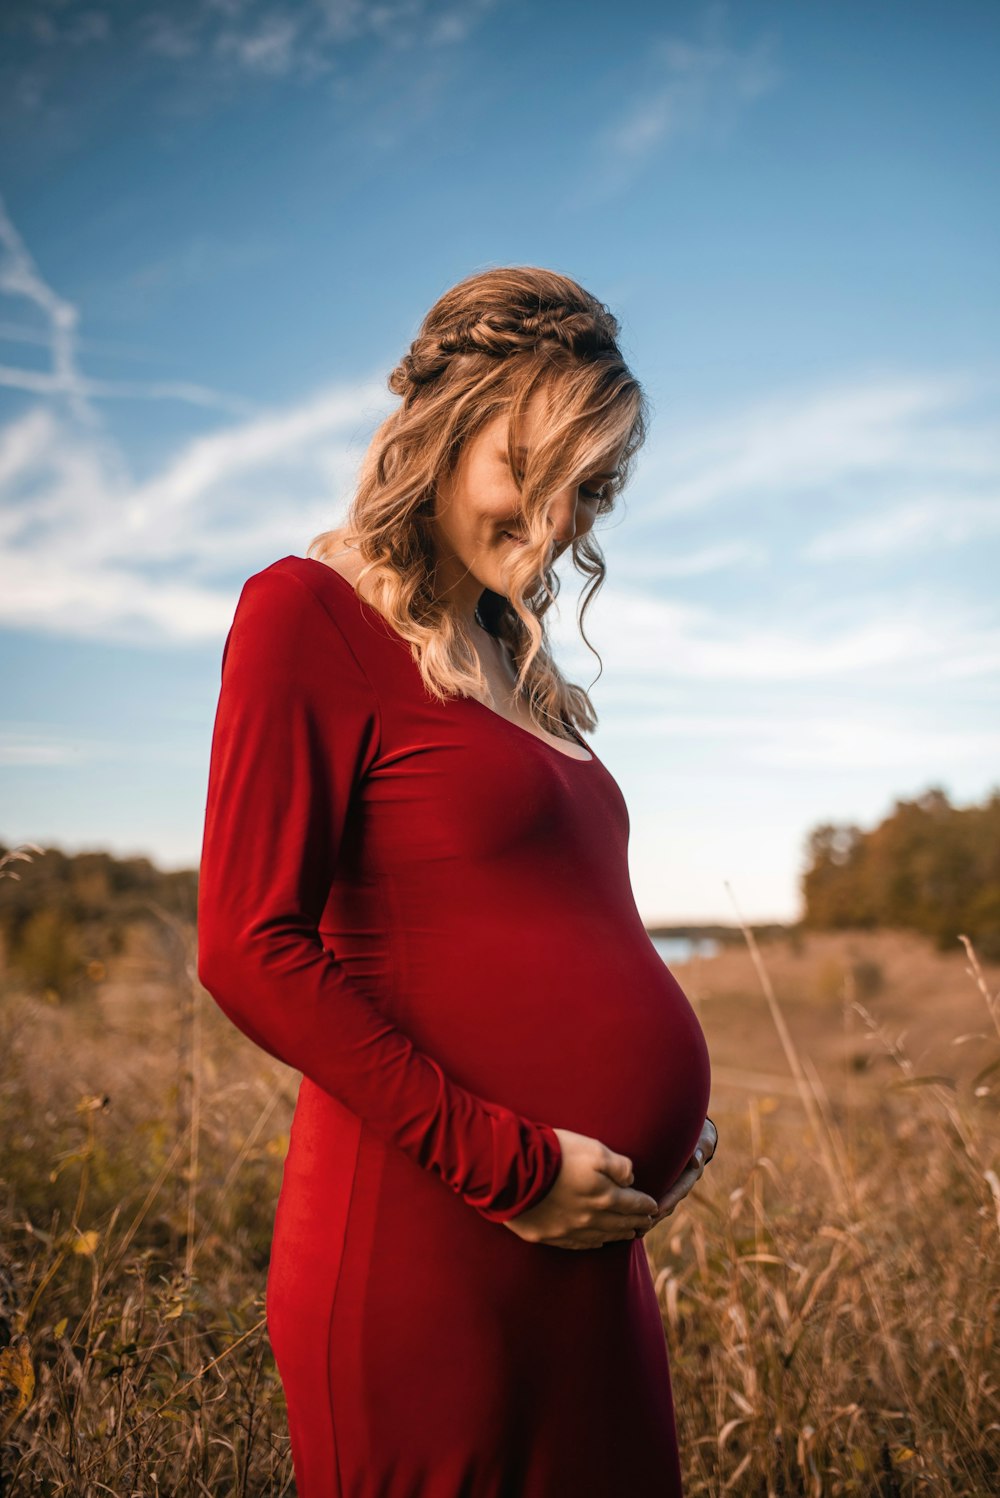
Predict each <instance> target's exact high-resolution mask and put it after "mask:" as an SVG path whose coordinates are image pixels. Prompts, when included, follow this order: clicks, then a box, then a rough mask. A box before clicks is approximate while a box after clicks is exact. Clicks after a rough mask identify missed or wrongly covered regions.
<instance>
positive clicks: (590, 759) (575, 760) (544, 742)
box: [293, 554, 598, 765]
mask: <svg viewBox="0 0 1000 1498" xmlns="http://www.w3.org/2000/svg"><path fill="white" fill-rule="evenodd" d="M293 555H294V554H293ZM295 560H296V561H300V562H312V563H313V564H314V565H315V566H317V567H322V568H323V571H324V572H332V573H333V575H334V577H339V578H340V581H341V582H342V583H343V585H344V587H345V588H347V589H348V590H349V592H350V593H351V596H352V597H353V598H354V599H355V600H356V601H357V602H358V603H359V604H363V605H364V606H365V607H366V608H369V609H371V611H372V613H373V614H374V615H375V616H376V618H378V619H380V620H381V621H382V623H383V625H384V626H385V628H386V629H387V630H389V631H390V633H391V634H392V635H393V636H394V637H395V638H396V639H397V640H402V639H403V636H402V635H401V634H400V633H399V631H398V630H397V629H394V628H393V626H392V625H391V624H390V623H389V620H388V619H387V618H386V617H385V615H384V614H383V613H380V612H379V610H378V609H377V608H376V607H375V605H374V604H372V603H369V602H368V600H367V599H366V598H362V597H361V596H360V595H359V594H358V593H357V592H356V590H355V587H354V584H353V583H352V582H351V580H350V578H349V577H345V576H344V574H343V573H342V572H338V571H337V569H336V567H331V566H330V564H329V562H324V561H323V560H322V559H321V558H320V557H299V556H297V555H296V556H295ZM404 643H406V642H404ZM458 700H459V701H461V702H471V703H472V705H473V706H474V707H479V708H482V710H483V712H484V713H489V715H490V717H491V718H499V720H500V722H501V723H506V724H507V726H508V728H512V729H513V730H514V732H515V733H520V734H523V735H524V737H525V738H527V739H534V741H535V743H536V744H540V745H541V747H542V748H543V749H548V750H549V751H550V753H552V754H558V756H559V758H560V759H568V760H569V762H570V763H571V764H574V765H592V764H596V763H598V760H597V755H596V754H595V753H594V752H593V750H592V749H591V750H589V752H588V754H587V758H586V759H581V758H580V757H579V755H576V754H567V753H566V751H565V749H557V748H556V746H555V744H552V743H550V742H549V740H548V739H543V738H542V737H541V735H540V734H537V733H532V732H531V730H530V729H529V728H522V727H521V725H520V723H515V722H513V721H512V720H511V719H510V718H506V717H504V715H503V713H498V712H497V710H496V708H493V707H488V706H487V705H486V703H485V702H480V700H479V698H478V697H461V698H459V699H458ZM570 732H571V733H574V734H575V733H576V729H575V728H573V729H571V730H570ZM577 742H578V743H580V744H581V745H583V747H584V748H585V749H586V748H587V747H588V746H587V745H586V744H585V743H584V741H583V739H578V740H577Z"/></svg>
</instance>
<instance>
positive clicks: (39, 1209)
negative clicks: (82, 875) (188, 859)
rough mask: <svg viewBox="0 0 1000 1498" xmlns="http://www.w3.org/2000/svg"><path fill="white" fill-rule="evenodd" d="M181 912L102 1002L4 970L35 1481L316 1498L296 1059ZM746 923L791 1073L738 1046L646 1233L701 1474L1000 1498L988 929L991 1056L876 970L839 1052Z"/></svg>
mask: <svg viewBox="0 0 1000 1498" xmlns="http://www.w3.org/2000/svg"><path fill="white" fill-rule="evenodd" d="M159 914H160V919H159V926H158V936H157V938H156V940H155V941H153V942H150V941H149V939H148V937H147V938H145V939H143V938H142V935H141V933H136V938H135V943H134V945H133V947H132V949H131V950H130V951H128V952H126V953H125V954H124V955H123V958H122V960H121V964H120V966H119V968H118V969H117V970H116V971H113V972H109V973H107V974H106V975H105V980H104V981H103V982H102V983H100V984H99V985H98V988H97V992H96V994H95V997H94V999H93V1001H92V1002H87V1003H84V1004H79V1005H75V1006H69V1005H65V1004H59V1003H57V1002H52V1001H48V1000H46V999H45V998H44V997H40V996H38V995H34V994H28V993H17V992H13V991H11V990H10V989H9V988H8V989H7V990H6V991H3V992H2V995H0V1147H2V1159H3V1165H2V1180H0V1234H2V1247H0V1344H6V1350H5V1352H4V1353H3V1354H0V1431H2V1434H3V1444H2V1448H0V1449H2V1457H0V1471H2V1474H3V1475H2V1478H0V1490H2V1492H3V1493H4V1494H8V1495H15V1494H16V1495H24V1498H28V1495H32V1498H34V1495H41V1494H44V1495H46V1498H55V1495H60V1498H62V1495H66V1498H70V1495H72V1498H77V1495H79V1498H97V1495H106V1494H114V1495H121V1498H137V1495H140V1494H141V1495H151V1494H170V1495H175V1494H180V1495H187V1494H204V1495H213V1498H215V1495H226V1498H231V1495H251V1494H252V1495H258V1494H259V1495H263V1494H267V1495H275V1498H280V1495H281V1494H284V1493H291V1492H293V1491H294V1487H293V1482H292V1471H291V1462H290V1456H289V1450H288V1439H287V1429H286V1425H285V1416H284V1407H283V1400H282V1394H281V1387H280V1383H279V1380H278V1377H277V1372H276V1369H275V1366H274V1361H273V1357H272V1355H271V1352H270V1347H269V1344H268V1341H267V1335H266V1327H265V1324H264V1311H263V1293H264V1283H265V1276H266V1271H267V1258H268V1247H269V1241H270V1232H271V1225H272V1218H273V1208H274V1204H275V1201H276V1198H277V1192H278V1188H279V1185H280V1173H281V1162H282V1159H283V1156H284V1151H285V1149H286V1147H287V1131H288V1124H289V1120H290V1115H291V1110H292V1106H293V1102H294V1094H295V1078H294V1076H293V1075H292V1074H291V1073H289V1072H288V1071H286V1070H285V1069H284V1068H283V1067H280V1066H279V1065H278V1064H277V1063H274V1062H271V1061H270V1060H269V1058H267V1057H265V1056H263V1055H262V1054H261V1053H258V1052H255V1051H253V1050H252V1048H250V1047H249V1045H248V1043H247V1042H245V1041H244V1040H243V1039H242V1038H241V1037H239V1036H238V1035H237V1034H236V1032H235V1031H233V1029H232V1028H231V1026H229V1025H228V1023H227V1022H226V1021H225V1019H224V1017H223V1016H222V1015H221V1014H220V1013H219V1012H218V1011H217V1010H216V1008H215V1006H214V1005H212V1004H211V1002H210V1001H208V1000H207V999H206V997H205V995H204V993H203V991H202V990H201V988H200V985H199V984H198V982H197V977H196V972H195V961H194V957H195V938H194V933H193V932H192V931H190V930H188V929H185V928H183V927H181V926H179V925H178V924H177V923H176V922H175V921H173V920H172V919H171V918H170V917H169V916H168V915H167V914H166V913H165V912H160V913H159ZM743 932H744V938H745V941H746V945H747V949H748V951H749V953H750V957H751V961H752V965H753V968H754V971H755V973H756V978H757V985H758V992H757V994H756V996H755V995H754V994H753V993H751V992H742V993H741V994H740V995H739V1002H740V1004H741V1005H742V1006H744V1008H745V1007H746V1006H753V1005H756V1006H757V1008H758V1010H759V1025H758V1033H759V1034H760V1036H761V1045H762V1054H761V1058H760V1060H759V1065H760V1066H761V1067H762V1068H763V1071H756V1072H755V1071H754V1070H753V1068H754V1065H755V1060H757V1058H755V1055H754V1053H753V1050H752V1048H748V1047H747V1046H746V1045H745V1044H742V1043H741V1045H740V1050H739V1055H738V1057H734V1058H733V1060H734V1062H735V1063H737V1064H734V1065H733V1066H732V1067H728V1066H723V1067H722V1072H723V1074H724V1075H725V1076H726V1077H727V1078H728V1080H727V1081H726V1083H725V1084H724V1085H720V1088H719V1095H718V1099H717V1097H716V1092H715V1091H714V1090H713V1102H712V1116H713V1119H714V1120H715V1121H716V1123H717V1124H718V1127H719V1132H720V1142H719V1150H718V1153H717V1156H716V1159H715V1160H713V1161H712V1163H711V1165H710V1166H709V1167H708V1170H707V1171H706V1174H705V1176H704V1178H703V1179H702V1181H701V1182H700V1183H699V1185H698V1187H697V1188H696V1190H695V1191H694V1192H693V1193H692V1194H691V1195H690V1196H689V1197H688V1198H687V1199H686V1200H685V1201H684V1202H682V1203H681V1205H680V1206H679V1207H678V1208H677V1209H676V1211H675V1212H674V1214H673V1215H672V1216H671V1217H670V1218H669V1219H668V1220H666V1221H665V1222H664V1223H663V1224H661V1226H660V1227H659V1228H658V1229H656V1230H655V1232H654V1233H652V1234H650V1235H649V1237H647V1239H646V1240H645V1244H646V1249H647V1252H648V1254H649V1258H650V1264H651V1268H652V1271H653V1274H654V1279H655V1283H656V1286H657V1292H658V1295H659V1298H660V1302H661V1306H662V1309H663V1317H664V1326H665V1330H666V1335H667V1338H668V1342H669V1346H670V1355H671V1367H672V1377H673V1386H674V1396H675V1404H676V1411H677V1420H678V1428H679V1434H680V1438H681V1443H682V1451H683V1461H684V1466H685V1472H686V1486H687V1492H688V1495H689V1498H695V1495H701V1494H712V1495H715V1494H719V1495H721V1494H730V1493H731V1494H737V1495H742V1494H747V1495H751V1494H752V1495H761V1498H764V1495H772V1494H773V1495H785V1494H801V1495H815V1498H823V1495H827V1494H829V1495H837V1494H858V1495H867V1494H880V1495H882V1494H884V1495H906V1498H909V1495H911V1494H956V1495H962V1498H972V1495H975V1498H985V1495H986V1494H994V1493H997V1492H1000V1406H998V1396H997V1389H998V1382H1000V1360H998V1357H997V1351H996V1348H995V1345H994V1340H995V1328H996V1311H997V1302H998V1292H1000V1272H998V1270H1000V1187H998V1177H997V1170H998V1116H997V1092H996V1087H997V1084H998V1079H1000V1006H998V996H997V994H996V993H994V992H993V991H992V990H991V989H990V987H989V984H988V982H987V979H986V976H985V974H984V972H983V970H982V969H981V967H980V965H979V963H978V962H977V960H976V954H975V952H974V950H973V948H972V946H971V944H970V943H968V942H967V941H964V939H963V941H964V947H965V953H966V959H967V966H966V975H967V979H968V981H969V982H970V983H971V985H972V986H973V988H974V990H975V992H976V994H977V995H978V997H979V1000H980V1001H981V1006H982V1012H983V1025H982V1028H981V1029H978V1030H974V1031H972V1032H969V1031H968V1030H967V1029H966V1031H965V1033H964V1034H958V1035H956V1034H954V1033H953V1032H952V1033H950V1034H949V1033H948V1029H947V1021H948V1015H947V1014H945V1015H942V1016H941V1048H942V1049H943V1052H944V1054H945V1056H946V1057H947V1056H949V1055H950V1056H953V1057H955V1058H958V1057H959V1056H962V1057H965V1058H968V1057H970V1056H971V1055H972V1054H973V1052H974V1053H975V1061H974V1062H973V1064H972V1065H971V1066H970V1065H969V1064H965V1065H964V1067H963V1068H959V1067H956V1068H952V1073H953V1074H952V1073H949V1071H948V1070H946V1069H945V1067H944V1066H940V1065H939V1066H936V1067H935V1068H934V1069H933V1071H931V1072H926V1071H924V1070H922V1069H919V1068H918V1067H917V1066H916V1064H915V1061H914V1058H912V1057H911V1055H910V1054H909V1051H908V1049H907V1047H906V1045H905V1043H904V1039H903V1037H901V1036H899V1035H896V1034H894V1033H891V1031H890V1030H889V1029H887V1028H886V1025H885V1024H884V1023H883V1021H882V1020H881V1018H880V1012H879V1011H880V1010H881V1009H890V1008H891V1007H892V1005H891V1004H890V1003H889V998H890V997H891V998H893V1000H894V1002H896V1003H898V1000H899V996H898V995H895V996H893V995H886V996H876V998H871V997H869V999H868V1002H867V1003H866V1002H863V1001H862V1000H861V999H860V998H859V997H858V994H857V991H856V985H855V984H854V982H853V981H852V978H851V974H850V973H848V976H847V978H846V980H845V981H844V983H843V985H842V991H841V992H839V993H838V994H837V1003H838V1006H839V1020H840V1023H839V1026H838V1025H837V1024H835V1023H831V1022H830V1020H829V1017H828V1018H827V1020H826V1021H825V1022H824V1023H821V1024H817V1023H815V1022H813V1023H812V1024H811V1026H810V1028H809V1033H810V1035H811V1036H812V1045H813V1050H812V1051H807V1050H806V1049H805V1047H804V1046H803V1044H802V1040H801V1033H802V1032H804V1031H805V1029H806V1027H805V1026H804V1025H803V1024H802V1023H800V1022H799V1021H798V1019H797V1018H796V1020H795V1022H794V1023H793V1021H792V1018H791V1015H790V1014H789V1013H786V1008H787V1007H788V1006H787V1001H786V1000H783V999H782V998H781V997H780V996H779V994H778V993H777V991H776V986H775V984H774V983H773V982H772V980H771V976H770V971H769V966H768V961H767V960H765V957H764V955H762V953H761V952H760V951H758V950H757V945H756V942H755V940H754V937H753V933H752V932H751V931H749V930H748V929H747V928H746V927H745V926H743ZM826 960H827V959H825V958H824V961H826ZM711 969H712V965H711V963H704V964H703V965H702V966H701V967H700V968H699V975H700V976H699V984H700V983H701V981H702V979H704V981H705V984H706V986H707V989H708V991H709V993H710V989H711V979H710V977H709V976H708V975H709V974H710V972H711ZM678 972H679V975H681V969H678ZM681 981H682V982H684V981H685V980H684V977H683V976H682V975H681ZM824 981H825V980H824ZM876 986H877V985H876ZM701 1009H702V1013H703V1018H704V1021H705V1024H706V1029H707V1031H708V1033H709V1041H710V1047H711V1048H712V1051H713V1057H714V1056H715V1055H716V1054H720V1055H722V1054H724V1053H725V1045H726V1040H725V1027H724V1026H721V1027H720V1025H721V1022H720V1020H719V1019H718V1018H716V1017H714V1011H713V1000H712V998H711V997H708V998H706V999H705V1000H704V1002H703V1003H702V1004H701ZM724 1012H725V1011H724V1010H721V1009H720V1010H719V1011H718V1013H719V1015H722V1014H723V1013H724ZM797 1013H805V1010H800V1011H797ZM852 1024H853V1025H854V1026H855V1027H856V1028H855V1030H854V1032H852V1038H851V1039H850V1043H849V1044H848V1045H847V1046H846V1048H845V1047H844V1046H843V1045H842V1044H840V1043H842V1042H843V1039H844V1035H845V1034H847V1033H848V1031H849V1030H850V1026H851V1025H852ZM713 1026H714V1027H715V1028H714V1029H713ZM765 1029H766V1030H767V1031H768V1032H769V1039H770V1040H771V1041H774V1040H775V1037H776V1038H777V1046H778V1054H780V1055H781V1056H783V1058H784V1064H785V1074H784V1077H782V1076H781V1074H779V1073H778V1072H777V1071H776V1070H775V1065H774V1053H773V1052H769V1053H768V1054H767V1055H766V1056H765V1055H764V1053H763V1044H764V1042H763V1036H764V1033H765ZM796 1030H798V1031H799V1032H800V1037H799V1038H796V1033H795V1032H796ZM822 1037H826V1038H827V1040H828V1041H829V1046H830V1049H831V1051H833V1050H835V1049H837V1047H836V1046H835V1045H834V1042H837V1043H838V1044H840V1051H838V1056H837V1059H836V1060H835V1061H834V1062H833V1063H831V1060H830V1056H828V1055H823V1056H820V1055H819V1054H818V1051H817V1047H818V1045H819V1043H820V1038H822ZM952 1042H954V1043H955V1044H951V1043H952ZM876 1056H877V1057H878V1058H879V1061H878V1064H876V1062H875V1061H874V1060H872V1059H871V1058H872V1057H876ZM859 1057H861V1058H862V1059H861V1060H859ZM841 1063H842V1064H841ZM741 1068H742V1072H741ZM768 1068H769V1070H768ZM744 1074H745V1076H744V1081H742V1082H741V1080H740V1077H741V1075H744ZM762 1076H763V1078H764V1080H763V1083H762V1082H761V1077H762ZM824 1078H825V1080H824ZM769 1082H770V1085H769ZM762 1087H763V1088H764V1089H766V1090H763V1092H762ZM32 1378H33V1380H34V1382H33V1386H32ZM646 1491H647V1493H648V1494H649V1495H650V1498H655V1495H656V1494H657V1492H658V1488H657V1480H656V1473H655V1472H651V1473H650V1475H649V1482H648V1486H647V1490H646ZM567 1498H571V1495H567ZM609 1498H617V1495H609ZM622 1498H630V1495H622Z"/></svg>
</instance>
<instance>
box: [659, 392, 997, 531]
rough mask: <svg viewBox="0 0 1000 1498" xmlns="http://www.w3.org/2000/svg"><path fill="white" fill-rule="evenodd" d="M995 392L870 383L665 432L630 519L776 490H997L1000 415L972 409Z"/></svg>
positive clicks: (828, 493)
mask: <svg viewBox="0 0 1000 1498" xmlns="http://www.w3.org/2000/svg"><path fill="white" fill-rule="evenodd" d="M991 394H995V392H991V390H990V388H989V382H988V381H987V380H985V379H980V378H977V377H973V376H969V375H926V376H916V377H914V376H907V375H904V376H899V375H891V374H887V375H882V376H868V377H859V378H857V379H855V380H851V381H848V380H844V379H841V380H840V381H838V382H837V383H836V384H828V385H827V386H826V388H823V389H819V390H811V391H810V390H802V389H801V388H799V389H796V390H795V391H793V392H790V393H788V394H786V395H773V396H768V397H766V398H765V399H763V400H759V401H755V402H753V403H752V404H751V405H749V406H747V407H744V408H743V409H741V410H739V411H733V412H729V413H727V414H726V415H724V416H720V417H718V418H716V419H715V420H709V421H705V422H702V423H699V425H698V426H697V427H696V428H692V427H691V426H690V425H688V426H686V427H685V428H684V429H678V430H676V431H671V430H669V429H667V430H665V431H664V432H663V433H662V434H661V435H660V437H659V438H658V440H657V450H656V451H655V452H654V453H653V454H652V455H651V457H650V461H649V463H648V464H647V465H646V468H645V472H644V478H643V492H644V494H646V495H647V496H648V497H647V498H646V499H645V500H644V501H643V503H642V505H641V507H639V506H635V507H634V508H633V521H632V523H633V525H634V526H637V527H641V526H643V525H647V524H652V523H654V522H658V521H660V520H662V519H663V518H664V517H666V516H678V515H681V514H684V513H689V512H696V511H703V510H708V509H710V508H711V507H714V506H718V505H720V504H730V505H732V504H741V503H743V502H745V501H746V500H747V499H749V498H769V497H773V496H775V495H776V494H788V493H799V494H803V493H807V492H808V493H811V494H813V495H821V496H823V499H824V502H826V503H829V502H830V501H831V500H834V501H836V499H837V497H838V493H837V491H838V488H839V489H840V491H841V492H843V491H844V490H845V489H846V486H847V485H848V484H851V485H854V486H856V490H855V492H857V486H860V485H867V484H870V483H871V482H872V481H873V480H878V481H879V482H881V483H883V484H890V483H891V484H894V485H900V486H904V487H903V489H902V493H903V494H904V495H905V494H908V493H909V492H910V489H911V488H913V487H917V488H918V489H919V490H920V491H924V490H925V489H926V486H927V484H928V482H929V481H936V482H945V483H947V484H948V485H949V487H953V488H957V487H958V486H960V485H971V484H982V483H983V482H987V483H995V482H997V481H998V480H1000V434H998V431H997V427H996V422H995V411H993V412H990V413H987V414H986V415H978V414H977V408H976V403H977V401H979V400H980V399H981V398H982V397H983V396H984V395H986V396H989V395H991ZM991 404H992V402H991ZM896 497H899V496H898V494H897V496H896Z"/></svg>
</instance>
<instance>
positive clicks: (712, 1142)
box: [639, 1118, 719, 1237]
mask: <svg viewBox="0 0 1000 1498" xmlns="http://www.w3.org/2000/svg"><path fill="white" fill-rule="evenodd" d="M718 1142H719V1131H718V1129H717V1128H716V1127H715V1124H714V1123H713V1122H712V1120H711V1119H710V1118H706V1119H705V1122H704V1123H703V1124H702V1126H701V1133H700V1134H699V1135H698V1143H697V1144H696V1145H695V1147H694V1150H693V1152H692V1154H691V1158H690V1160H689V1161H688V1162H687V1164H686V1165H685V1167H684V1169H683V1170H682V1171H681V1173H680V1175H679V1176H678V1177H677V1179H676V1181H675V1182H674V1184H673V1185H672V1186H671V1188H670V1190H669V1191H668V1192H667V1194H666V1196H663V1197H661V1198H660V1205H659V1210H658V1211H657V1213H656V1216H655V1217H653V1218H651V1219H650V1223H649V1227H650V1228H654V1227H655V1226H656V1224H657V1223H658V1222H662V1221H663V1219H664V1217H669V1216H670V1214H671V1212H672V1211H673V1210H674V1208H675V1207H676V1205H677V1203H678V1202H679V1201H682V1200H683V1199H684V1197H685V1196H687V1194H688V1192H689V1191H690V1190H691V1187H692V1186H694V1185H696V1184H697V1182H698V1181H700V1180H701V1178H702V1176H703V1175H704V1173H705V1166H706V1165H707V1164H708V1162H709V1160H711V1158H712V1156H713V1155H714V1154H715V1147H716V1145H717V1144H718ZM648 1232H649V1228H643V1229H642V1230H641V1231H640V1233H639V1236H640V1237H645V1235H646V1233H648Z"/></svg>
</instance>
